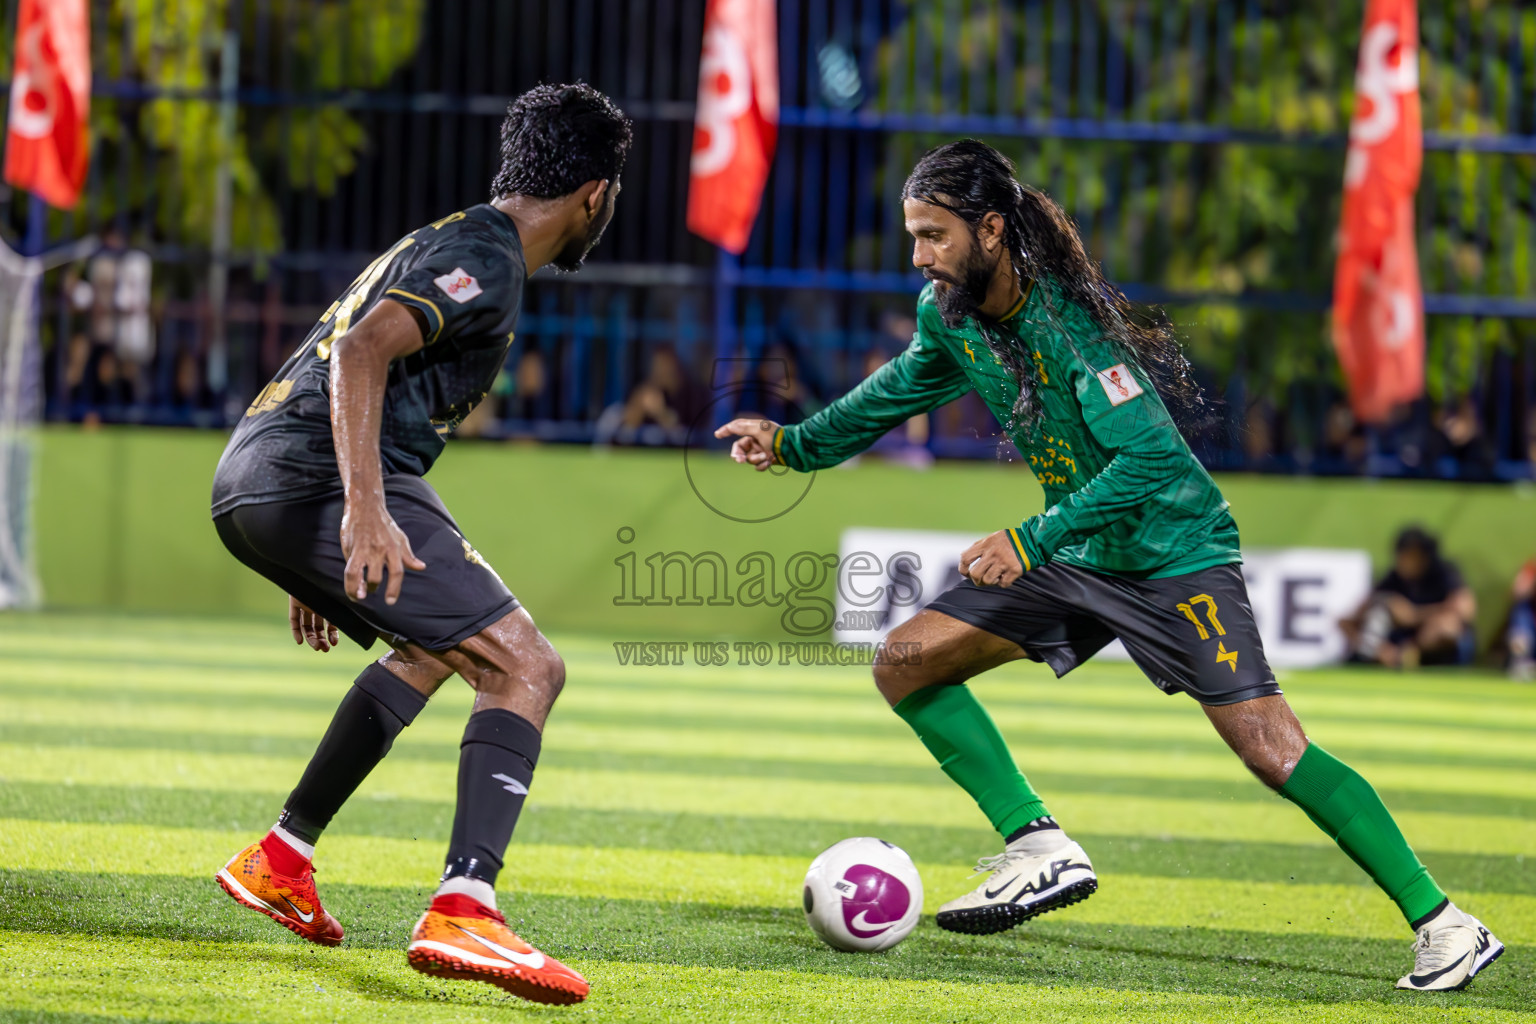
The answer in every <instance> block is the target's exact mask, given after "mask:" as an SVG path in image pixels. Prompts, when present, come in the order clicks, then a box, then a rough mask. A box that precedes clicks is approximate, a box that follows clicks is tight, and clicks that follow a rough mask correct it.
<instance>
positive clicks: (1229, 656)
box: [1216, 641, 1237, 673]
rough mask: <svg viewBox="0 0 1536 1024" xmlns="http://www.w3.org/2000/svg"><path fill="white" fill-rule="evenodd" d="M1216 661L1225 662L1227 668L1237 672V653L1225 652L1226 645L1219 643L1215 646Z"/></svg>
mask: <svg viewBox="0 0 1536 1024" xmlns="http://www.w3.org/2000/svg"><path fill="white" fill-rule="evenodd" d="M1216 660H1217V661H1219V662H1220V661H1224V662H1226V663H1227V667H1228V668H1230V669H1231V670H1232V671H1233V672H1234V673H1235V672H1237V652H1236V651H1229V650H1227V645H1226V644H1224V643H1221V642H1220V641H1218V642H1217V644H1216Z"/></svg>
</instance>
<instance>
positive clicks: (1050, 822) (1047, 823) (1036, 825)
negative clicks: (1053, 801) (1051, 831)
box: [1003, 814, 1061, 843]
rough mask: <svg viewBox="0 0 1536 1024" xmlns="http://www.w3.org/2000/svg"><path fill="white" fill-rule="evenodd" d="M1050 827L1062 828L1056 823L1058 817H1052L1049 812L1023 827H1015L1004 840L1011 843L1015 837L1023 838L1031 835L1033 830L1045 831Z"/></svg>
mask: <svg viewBox="0 0 1536 1024" xmlns="http://www.w3.org/2000/svg"><path fill="white" fill-rule="evenodd" d="M1048 828H1055V829H1059V828H1061V826H1060V825H1058V824H1056V819H1055V818H1053V817H1051V816H1050V815H1049V814H1047V815H1046V816H1045V817H1043V818H1036V819H1035V820H1034V821H1031V822H1029V823H1028V824H1026V825H1025V826H1024V827H1023V828H1017V829H1014V830H1013V831H1012V832H1010V833H1008V838H1007V839H1004V840H1003V842H1004V843H1011V842H1013V841H1014V840H1015V839H1022V838H1023V837H1025V836H1027V835H1029V834H1030V833H1031V832H1043V831H1045V830H1046V829H1048Z"/></svg>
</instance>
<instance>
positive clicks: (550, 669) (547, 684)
mask: <svg viewBox="0 0 1536 1024" xmlns="http://www.w3.org/2000/svg"><path fill="white" fill-rule="evenodd" d="M535 674H536V675H537V676H538V680H539V682H538V685H539V688H540V689H542V690H543V691H544V692H545V693H546V694H548V695H549V702H550V703H551V704H553V703H554V702H555V698H556V697H558V696H560V691H561V690H564V689H565V659H564V658H562V657H560V653H559V652H558V651H556V650H555V649H554V648H553V647H549V646H547V645H546V647H545V650H544V653H543V656H542V657H541V658H540V659H539V663H538V667H537V669H536V670H535Z"/></svg>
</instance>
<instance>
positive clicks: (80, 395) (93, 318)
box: [65, 227, 155, 404]
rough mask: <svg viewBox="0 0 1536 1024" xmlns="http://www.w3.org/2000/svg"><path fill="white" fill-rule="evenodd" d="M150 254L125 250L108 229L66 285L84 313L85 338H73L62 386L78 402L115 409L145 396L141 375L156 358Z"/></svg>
mask: <svg viewBox="0 0 1536 1024" xmlns="http://www.w3.org/2000/svg"><path fill="white" fill-rule="evenodd" d="M153 273H154V267H153V264H152V262H151V261H150V258H149V253H147V252H143V251H142V250H139V249H133V248H130V247H129V246H128V244H127V240H126V239H125V238H124V236H123V233H122V231H121V230H120V229H118V228H116V227H111V228H108V229H107V230H106V232H105V234H104V235H103V237H102V247H101V249H99V250H98V251H97V252H96V254H95V255H94V256H92V257H91V258H90V260H89V261H88V262H87V263H86V267H85V275H84V277H81V276H80V274H79V273H78V272H73V271H72V272H71V273H70V274H69V275H68V276H67V277H66V281H65V288H66V290H67V293H68V296H69V302H70V305H71V306H73V307H74V309H75V310H76V311H78V312H81V313H84V314H85V315H86V319H87V322H88V325H89V326H88V329H87V333H86V335H85V336H84V337H83V338H82V337H79V336H77V337H75V338H72V339H71V341H70V345H69V349H68V351H67V353H66V356H67V362H66V367H65V384H66V386H67V388H68V390H69V391H70V392H71V394H72V396H73V397H75V398H77V399H84V400H85V401H88V402H92V403H93V404H94V403H98V402H106V403H108V404H116V403H119V402H124V401H126V402H133V401H137V400H139V399H140V398H142V397H144V393H145V386H146V383H147V382H146V379H145V376H146V375H145V370H146V368H147V367H148V366H149V364H150V363H151V362H152V361H153V360H154V358H155V332H154V326H153V325H152V324H151V322H150V315H149V309H150V284H151V280H152V277H153Z"/></svg>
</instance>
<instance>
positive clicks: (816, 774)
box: [0, 723, 1536, 818]
mask: <svg viewBox="0 0 1536 1024" xmlns="http://www.w3.org/2000/svg"><path fill="white" fill-rule="evenodd" d="M579 737H580V733H579V732H577V731H573V730H565V731H562V732H560V733H558V735H557V736H556V740H557V741H558V742H559V743H561V744H569V743H570V742H571V741H572V739H573V738H579ZM410 740H411V741H406V740H404V739H402V740H401V741H397V743H396V745H395V747H394V749H393V750H392V751H391V752H390V758H391V760H393V761H402V760H404V761H427V762H437V763H453V764H457V763H458V756H459V751H458V744H457V742H456V740H457V737H454V738H453V740H452V741H450V740H449V739H448V737H442V739H441V741H440V742H437V743H431V742H427V741H425V740H424V739H423V737H421V736H412V737H411V738H410ZM412 741H414V742H412ZM316 742H317V737H316V736H315V735H313V734H300V735H293V736H276V735H263V734H260V733H219V732H155V731H149V730H142V729H118V728H71V727H68V726H50V725H37V724H29V723H16V724H12V725H4V724H0V744H9V745H14V746H26V745H27V744H29V743H30V744H35V745H39V746H47V747H53V748H67V747H79V748H87V749H91V750H98V751H104V750H121V751H127V750H159V751H184V752H188V753H205V754H206V753H212V754H227V755H240V754H256V755H263V756H271V757H293V758H308V757H309V756H310V755H311V754H312V753H313V751H314V749H315V744H316ZM647 746H649V747H651V748H652V749H674V750H675V749H678V744H677V743H676V740H675V738H674V737H672V736H668V735H658V736H656V737H653V738H652V740H651V742H650V743H649V744H647ZM906 746H907V747H909V748H916V749H915V750H914V751H913V752H912V757H913V760H914V761H915V763H908V764H881V763H878V762H870V761H853V762H847V761H830V762H829V761H810V760H788V759H767V758H756V757H725V756H706V755H701V754H658V753H649V752H645V753H629V752H625V751H620V750H614V749H612V745H611V744H609V743H606V742H599V743H595V744H593V745H592V746H591V747H590V748H575V749H573V748H571V747H570V746H568V745H554V744H551V745H550V746H548V747H546V748H545V752H544V755H543V759H542V761H541V767H542V769H543V770H544V771H545V772H546V773H547V772H549V771H565V770H568V769H575V770H595V771H622V772H663V773H668V774H688V775H701V776H733V777H743V778H753V779H808V780H812V781H820V782H874V783H902V784H906V785H919V786H923V785H926V786H935V787H938V788H942V789H945V790H951V789H952V788H953V786H954V783H953V782H951V781H950V780H949V778H948V777H947V776H945V775H944V774H943V772H941V771H940V770H939V768H938V766H937V765H936V764H935V763H934V762H933V761H932V759H931V758H930V757H929V755H928V752H927V751H926V750H924V749H923V748H922V747H921V746H920V745H919V744H917V743H916V742H909V743H907V744H906ZM687 749H693V748H692V747H691V746H688V747H687ZM734 749H735V750H738V751H739V750H742V749H752V748H748V747H742V746H737V747H735V748H734ZM774 753H775V754H778V753H780V751H778V750H774ZM1024 753H1026V752H1021V757H1020V759H1021V760H1023V761H1024V762H1025V765H1026V770H1027V772H1028V775H1029V778H1030V780H1031V782H1032V783H1033V785H1034V787H1035V789H1036V790H1037V791H1039V792H1040V793H1042V794H1044V795H1047V796H1050V795H1053V794H1057V793H1118V794H1122V795H1127V796H1150V797H1175V798H1179V799H1186V800H1239V801H1249V802H1267V801H1269V800H1270V799H1271V796H1270V794H1269V792H1268V791H1267V790H1266V789H1265V788H1264V787H1263V786H1261V785H1260V784H1258V783H1257V782H1255V781H1254V780H1253V779H1252V778H1251V777H1250V776H1248V775H1247V773H1246V772H1244V771H1243V770H1242V768H1241V766H1240V765H1239V764H1238V762H1237V760H1236V759H1235V758H1233V757H1232V756H1231V755H1230V754H1227V753H1217V754H1213V755H1184V756H1182V757H1167V758H1162V759H1159V760H1157V761H1155V762H1153V763H1150V764H1149V763H1147V761H1146V759H1145V758H1141V757H1140V756H1139V755H1126V754H1113V753H1097V754H1096V755H1095V756H1092V757H1087V756H1075V757H1074V756H1070V755H1072V754H1074V753H1079V752H1074V751H1069V750H1060V751H1059V752H1058V751H1040V750H1031V751H1028V752H1027V753H1028V754H1029V755H1031V756H1029V757H1028V758H1025V757H1024V756H1022V755H1023V754H1024ZM1053 755H1059V756H1053ZM1033 763H1044V764H1060V765H1065V766H1068V767H1069V768H1071V769H1074V770H1070V771H1051V770H1044V771H1042V770H1040V769H1039V768H1036V767H1034V766H1033ZM1080 768H1081V769H1090V770H1091V773H1082V772H1079V771H1076V770H1075V769H1080ZM1141 768H1145V769H1146V770H1145V771H1140V770H1139V769H1141ZM1133 773H1134V774H1133ZM1371 778H1372V781H1373V782H1374V783H1375V785H1376V789H1377V790H1378V791H1379V792H1380V793H1381V794H1382V796H1383V798H1384V799H1385V800H1387V802H1388V804H1389V805H1390V806H1394V807H1400V808H1412V809H1414V810H1416V811H1438V812H1442V813H1446V814H1479V815H1494V816H1500V817H1512V818H1536V797H1532V796H1527V795H1524V794H1529V793H1532V792H1536V773H1529V774H1527V773H1507V772H1506V773H1498V774H1495V773H1492V772H1481V773H1478V772H1464V773H1460V774H1458V775H1457V776H1456V777H1454V778H1443V779H1437V778H1435V777H1433V776H1426V775H1425V773H1424V771H1423V769H1422V767H1421V766H1418V765H1394V766H1390V767H1383V766H1377V767H1376V768H1375V769H1374V770H1373V772H1372V775H1371ZM1410 780H1411V781H1412V782H1414V783H1437V782H1438V783H1439V784H1440V785H1441V786H1443V787H1444V788H1443V789H1442V790H1441V791H1422V790H1419V791H1415V790H1403V789H1398V788H1395V787H1394V786H1393V785H1392V783H1394V782H1398V783H1401V782H1403V781H1410Z"/></svg>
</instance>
